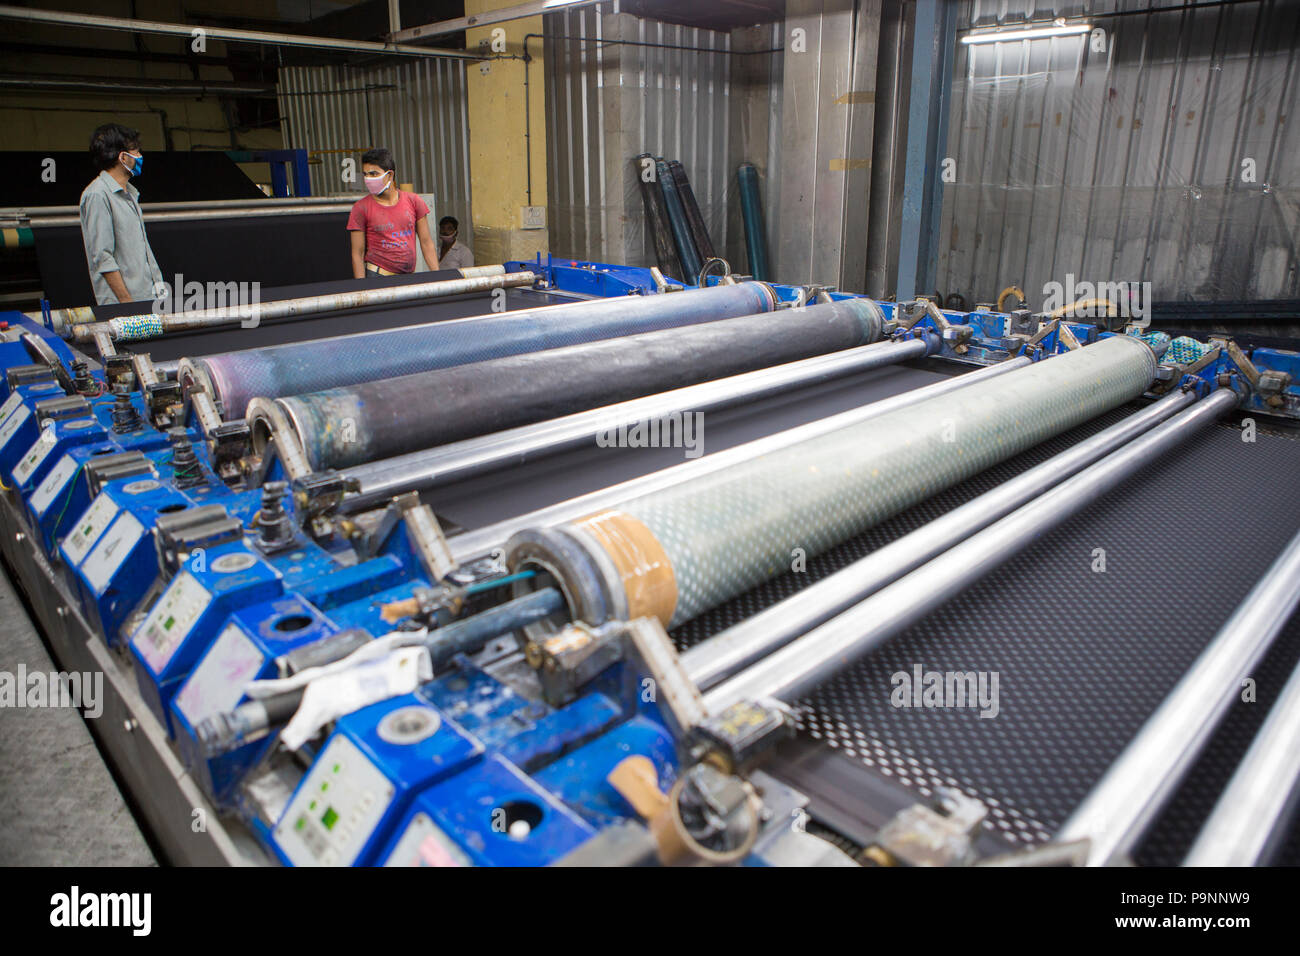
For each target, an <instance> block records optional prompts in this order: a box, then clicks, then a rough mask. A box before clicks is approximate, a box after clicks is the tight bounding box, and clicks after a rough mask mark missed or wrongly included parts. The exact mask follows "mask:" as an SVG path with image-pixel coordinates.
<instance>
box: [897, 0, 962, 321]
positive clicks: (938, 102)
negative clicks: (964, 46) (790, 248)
mask: <svg viewBox="0 0 1300 956" xmlns="http://www.w3.org/2000/svg"><path fill="white" fill-rule="evenodd" d="M955 8H956V4H953V3H949V2H947V0H917V4H916V20H915V24H914V30H913V34H912V82H911V89H910V93H909V97H908V105H907V159H906V168H905V171H904V174H903V175H904V178H903V216H902V228H901V230H900V233H899V254H898V282H897V283H896V285H895V296H896V298H897V299H898V301H900V302H904V301H907V300H908V299H911V298H913V297H914V296H915V295H916V294H917V292H928V291H930V290H932V289H933V287H934V276H935V269H934V265H935V259H936V257H937V255H938V246H939V213H940V211H941V210H942V206H943V188H942V183H941V182H940V178H939V177H940V173H941V170H942V164H943V159H944V151H945V150H946V149H947V148H948V113H949V105H950V100H951V97H952V65H953V47H954V44H955V40H956V36H957V29H956V24H957V21H956V13H955Z"/></svg>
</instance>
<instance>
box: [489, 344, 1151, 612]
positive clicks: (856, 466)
mask: <svg viewBox="0 0 1300 956" xmlns="http://www.w3.org/2000/svg"><path fill="white" fill-rule="evenodd" d="M1155 365H1156V363H1155V356H1154V354H1153V353H1152V351H1151V349H1150V348H1149V347H1148V346H1147V345H1146V344H1145V343H1143V342H1141V341H1138V340H1137V339H1134V338H1132V337H1129V336H1115V337H1111V338H1108V339H1105V340H1103V341H1101V342H1098V343H1097V344H1094V345H1090V346H1086V347H1084V348H1080V349H1077V350H1075V351H1071V352H1068V353H1065V354H1063V355H1058V356H1054V357H1051V358H1048V359H1046V360H1045V361H1040V362H1037V363H1035V364H1034V365H1031V366H1027V367H1025V368H1021V369H1017V370H1015V371H1012V372H1008V373H1007V374H1005V375H1001V376H998V377H996V378H992V379H986V380H984V381H981V382H979V383H977V384H974V385H971V386H969V387H967V388H958V389H956V390H954V391H953V392H951V393H949V394H946V395H943V396H941V397H937V398H933V399H929V400H927V401H925V402H921V403H918V404H915V405H912V406H910V407H907V408H904V409H900V410H898V411H896V412H892V413H890V414H886V415H882V416H879V417H876V418H871V419H869V420H867V421H864V422H862V423H861V424H859V425H853V426H849V427H847V428H843V429H840V430H837V431H833V432H829V433H827V434H824V435H821V436H818V437H815V438H812V439H810V440H808V441H805V442H801V443H799V444H797V445H792V446H789V447H787V448H784V449H782V450H780V451H778V452H774V453H773V454H770V455H764V456H762V457H759V458H755V459H752V460H749V461H746V462H743V463H740V464H738V465H737V466H736V467H734V468H731V469H728V470H726V471H722V472H718V473H712V474H708V475H705V476H703V477H701V478H699V479H697V480H694V481H690V482H685V483H682V484H680V485H676V486H673V487H670V488H667V489H664V490H662V491H660V492H657V493H654V494H649V495H645V496H643V497H639V498H633V499H630V500H628V501H625V502H623V503H621V504H616V505H612V506H611V507H609V508H607V509H606V510H603V511H601V512H599V513H596V514H592V515H588V516H587V517H584V518H580V519H578V520H575V521H572V522H568V523H566V524H563V525H560V526H558V527H556V528H550V529H534V530H532V531H524V532H520V533H519V534H517V535H516V536H515V537H514V538H512V540H511V542H510V543H509V544H508V545H507V553H508V558H509V560H510V561H511V562H512V566H522V565H527V564H530V563H535V564H538V565H539V566H543V567H548V568H551V569H554V568H560V569H563V568H564V567H565V566H566V560H565V559H564V558H562V557H561V558H556V559H554V560H551V559H550V558H548V557H546V555H549V554H550V553H551V551H552V546H553V545H554V544H555V542H558V541H560V540H561V539H563V540H564V544H565V546H564V547H563V548H559V549H558V550H557V551H556V553H561V552H562V553H565V554H569V553H573V551H574V548H575V547H576V549H577V551H578V552H581V553H582V554H583V555H584V556H585V558H584V560H585V562H586V567H587V569H588V570H587V571H572V572H568V573H567V574H563V573H562V574H560V575H559V576H560V577H561V579H565V578H566V577H567V587H566V593H572V594H575V595H576V594H580V593H581V594H586V595H587V598H585V604H586V606H587V607H589V608H594V609H595V610H594V611H593V612H592V613H594V614H596V615H597V616H599V615H600V614H601V613H608V614H617V615H628V616H630V617H641V616H646V615H653V616H656V617H658V618H660V620H661V621H662V622H663V623H664V625H665V626H667V627H672V626H676V625H678V624H681V623H683V622H685V621H688V620H690V619H692V618H694V617H696V616H697V615H699V614H701V613H703V612H704V611H706V610H708V609H710V608H712V607H715V606H717V605H718V604H720V603H722V602H723V601H726V600H728V599H729V598H732V597H734V596H736V595H738V594H741V593H743V592H745V591H747V590H749V589H750V588H752V587H754V586H755V585H757V584H759V583H760V582H762V581H764V580H767V579H768V578H771V577H775V576H776V575H778V574H781V573H783V572H785V571H788V570H790V568H791V566H792V562H793V561H795V560H796V559H797V558H798V556H799V555H800V554H803V555H806V556H811V555H815V554H818V553H821V552H823V551H825V550H827V549H828V548H831V547H833V546H834V545H836V544H839V543H840V542H842V541H845V540H847V539H848V538H850V537H852V536H854V535H856V534H859V533H860V532H862V531H863V530H865V529H866V528H868V527H870V526H872V525H874V524H877V523H879V522H880V521H883V520H885V519H886V518H888V517H890V516H891V515H894V514H896V513H897V512H899V511H901V510H903V509H904V508H907V507H909V506H911V505H914V504H916V503H917V502H919V501H922V500H924V499H925V498H926V497H928V496H930V495H933V494H934V493H936V492H937V491H939V490H940V489H942V488H946V487H949V486H951V485H953V484H956V483H957V482H959V481H961V480H963V479H965V478H967V477H969V476H971V475H973V474H975V473H977V472H979V471H982V470H984V469H985V468H988V467H989V466H991V465H993V464H995V463H997V462H999V461H1002V460H1004V459H1007V458H1009V457H1011V456H1013V455H1015V454H1018V453H1019V452H1021V451H1023V450H1024V449H1026V448H1029V447H1030V446H1032V445H1035V444H1037V443H1038V442H1041V441H1043V440H1044V439H1046V438H1049V437H1051V436H1053V435H1056V434H1059V433H1061V432H1063V431H1065V430H1067V429H1069V428H1072V427H1074V426H1076V425H1079V424H1082V423H1083V422H1085V421H1087V420H1088V419H1090V418H1094V417H1095V416H1097V415H1100V414H1102V413H1103V412H1106V411H1108V410H1110V409H1112V408H1115V407H1117V406H1119V405H1121V404H1123V403H1124V402H1126V401H1129V400H1131V399H1134V398H1136V397H1138V396H1140V395H1141V394H1142V393H1143V392H1144V391H1145V390H1146V389H1147V387H1148V386H1149V384H1150V383H1151V380H1152V377H1153V376H1154V374H1155ZM539 556H540V557H539ZM591 569H596V570H595V572H594V573H595V575H596V580H595V581H594V582H593V581H592V580H591V577H592V573H593V572H592V571H591ZM593 594H595V595H599V597H598V598H596V597H591V595H593ZM575 603H578V604H581V603H582V602H575ZM574 611H575V613H581V612H580V611H579V609H578V608H576V607H575V608H574ZM589 623H595V624H598V623H601V622H600V621H598V620H597V621H589Z"/></svg>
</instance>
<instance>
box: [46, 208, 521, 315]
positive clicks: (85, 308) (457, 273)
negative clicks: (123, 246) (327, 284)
mask: <svg viewBox="0 0 1300 956" xmlns="http://www.w3.org/2000/svg"><path fill="white" fill-rule="evenodd" d="M253 202H257V200H253ZM76 221H77V222H79V221H80V220H76ZM74 225H75V222H74ZM505 274H506V267H505V266H503V265H493V266H470V267H469V268H466V269H442V270H439V271H437V272H430V273H427V274H426V279H427V282H424V283H421V286H426V287H427V286H431V285H432V284H433V283H434V282H435V281H444V280H447V281H455V280H457V279H480V278H484V277H486V276H504V275H505ZM515 275H516V276H517V277H519V278H518V280H517V281H511V282H506V283H502V287H503V288H510V287H514V286H517V285H531V284H532V281H533V280H531V279H529V280H525V279H523V276H525V275H531V273H526V272H517V273H515ZM534 278H535V277H534ZM364 291H365V292H366V293H374V292H378V291H380V290H378V289H366V290H364ZM442 294H444V295H453V294H458V293H452V292H445V293H442ZM432 297H433V296H430V298H432ZM322 298H323V297H322ZM421 298H424V296H421ZM268 306H269V303H268ZM266 308H267V306H263V307H262V310H261V311H260V312H259V315H258V318H259V319H265V318H271V317H272V316H270V315H268V314H267V312H266ZM348 308H352V306H348ZM212 311H217V310H212ZM319 311H324V310H319ZM227 313H229V310H227ZM24 314H25V315H26V316H27V318H29V319H31V320H32V321H33V322H43V321H44V317H43V316H42V315H41V313H39V312H27V313H24ZM190 314H191V315H195V314H197V313H190ZM294 314H295V315H301V314H306V313H305V312H304V311H303V310H299V311H298V312H296V313H294ZM49 318H50V327H51V328H52V329H54V331H55V332H59V333H60V334H62V333H63V331H64V330H65V329H70V328H71V327H72V326H74V325H86V324H88V323H91V322H96V321H97V319H96V318H95V310H94V308H93V307H92V306H89V305H81V306H73V307H69V308H65V309H51V310H50V317H49ZM238 321H240V318H239V316H237V315H236V316H230V315H227V316H226V317H225V318H224V321H220V322H214V323H210V324H213V325H223V324H234V323H235V322H238ZM103 326H104V327H107V326H108V321H107V320H106V321H105V322H104V323H103ZM164 331H167V329H164ZM69 334H72V335H75V333H69ZM92 335H93V333H92Z"/></svg>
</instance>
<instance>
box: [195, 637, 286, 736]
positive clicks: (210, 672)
mask: <svg viewBox="0 0 1300 956" xmlns="http://www.w3.org/2000/svg"><path fill="white" fill-rule="evenodd" d="M263 660H264V658H263V655H262V652H261V651H259V650H258V649H257V645H256V644H254V643H253V642H252V640H250V639H249V637H248V635H246V634H245V633H244V632H243V631H242V630H241V629H240V628H239V627H238V626H237V625H235V624H228V625H226V629H225V630H224V631H222V632H221V636H220V637H219V638H217V642H216V643H215V644H213V645H212V650H210V651H208V653H207V656H205V657H204V658H203V660H202V661H200V662H199V666H198V667H196V668H194V673H193V674H191V675H190V677H189V680H187V681H186V682H185V686H184V687H183V688H181V692H180V693H179V694H178V695H177V696H176V706H178V707H179V708H180V709H181V713H183V714H184V715H185V718H186V719H187V720H188V721H189V722H190V725H191V726H196V725H197V724H198V723H199V721H201V720H203V719H204V718H206V717H210V716H212V715H213V714H220V713H224V712H226V711H230V710H234V708H235V706H236V705H237V704H238V703H239V701H240V700H241V699H242V698H243V696H244V685H246V684H247V683H248V682H249V681H251V680H253V679H254V678H255V677H257V672H258V671H259V670H261V669H262V661H263Z"/></svg>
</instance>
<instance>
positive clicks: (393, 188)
mask: <svg viewBox="0 0 1300 956" xmlns="http://www.w3.org/2000/svg"><path fill="white" fill-rule="evenodd" d="M361 174H362V175H363V176H365V178H366V189H367V190H368V191H369V193H370V195H368V196H366V197H364V198H362V199H360V200H358V201H357V203H356V205H354V206H353V207H352V215H350V216H348V231H349V232H350V233H351V236H352V278H354V279H365V278H369V277H373V276H392V275H402V274H403V273H407V272H414V271H415V240H416V239H417V238H418V239H419V240H420V248H421V249H422V250H423V251H424V261H425V262H426V263H427V264H428V266H429V268H430V269H433V270H437V268H438V250H437V247H436V246H435V245H434V242H433V236H432V235H431V234H430V233H429V207H428V206H426V205H425V204H424V200H423V199H421V198H420V197H419V196H417V195H416V194H415V193H408V192H403V191H402V190H400V189H398V188H397V176H396V174H395V173H394V172H393V154H392V153H390V152H389V151H388V150H386V149H383V148H380V149H371V150H367V151H366V152H365V154H364V155H362V157H361Z"/></svg>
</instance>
